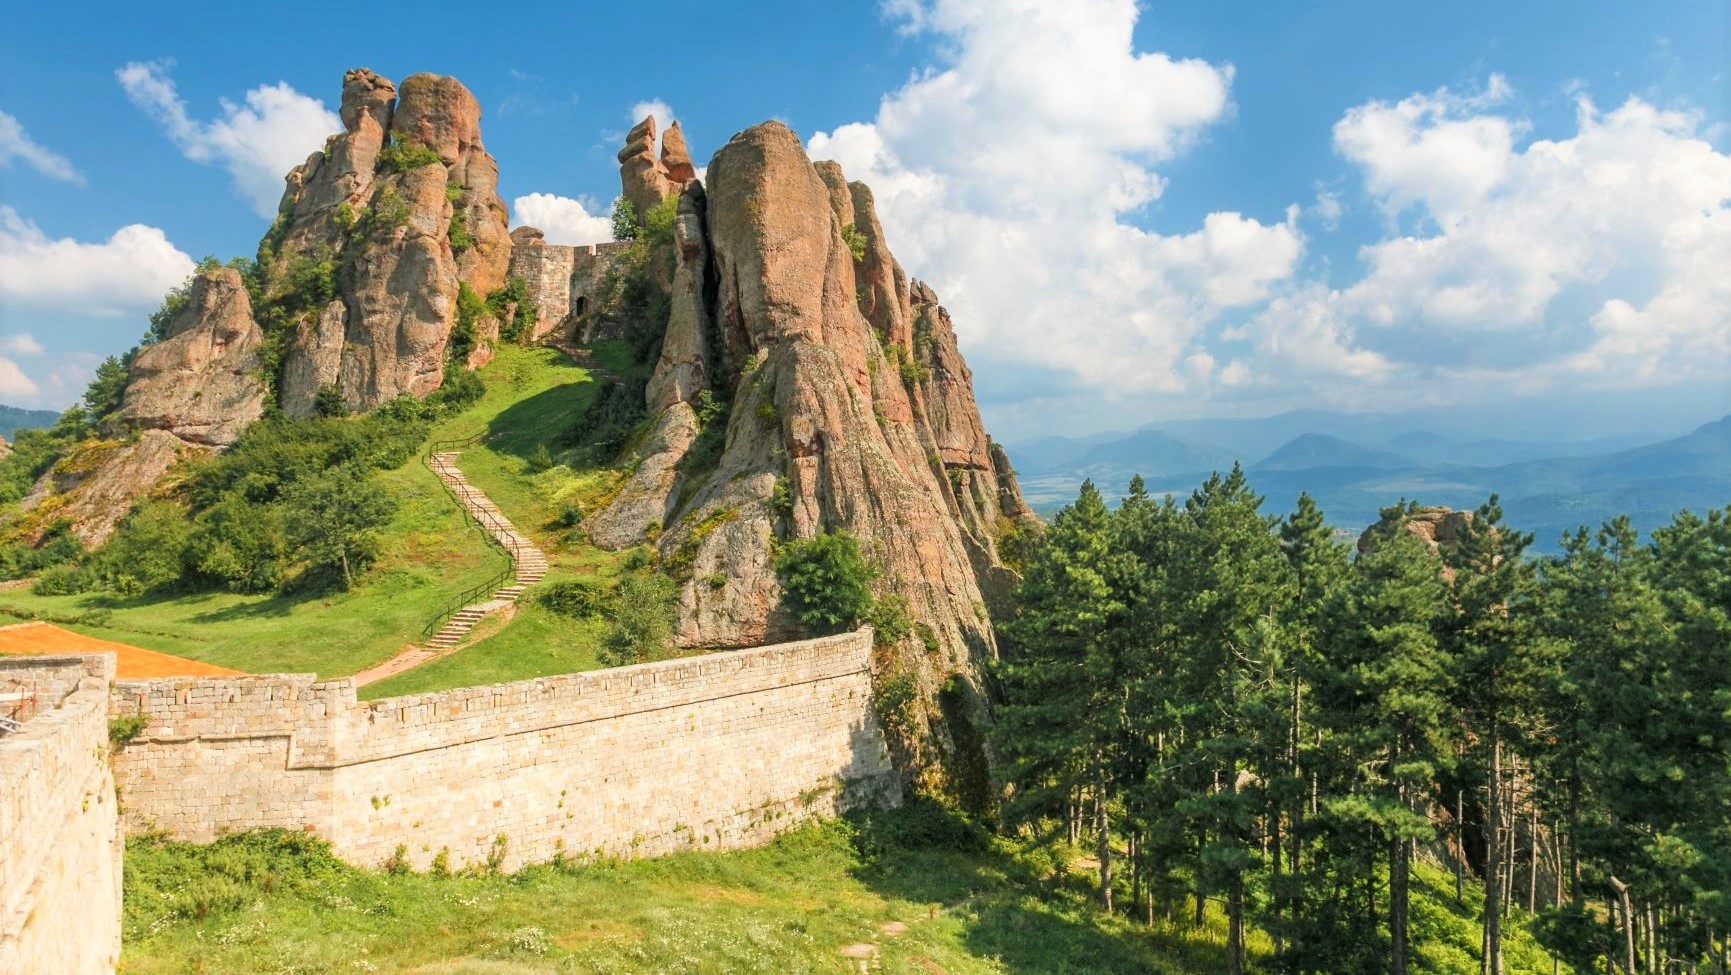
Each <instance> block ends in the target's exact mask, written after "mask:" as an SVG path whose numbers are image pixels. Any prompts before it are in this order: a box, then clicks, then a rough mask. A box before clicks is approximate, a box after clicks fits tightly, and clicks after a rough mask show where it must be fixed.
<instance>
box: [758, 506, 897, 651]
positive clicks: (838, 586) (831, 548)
mask: <svg viewBox="0 0 1731 975" xmlns="http://www.w3.org/2000/svg"><path fill="white" fill-rule="evenodd" d="M775 569H776V571H777V572H778V573H780V574H781V583H782V600H783V602H784V603H785V604H786V605H787V607H788V609H789V610H791V611H792V613H793V615H794V616H795V617H796V618H797V619H799V621H800V622H801V623H803V624H805V627H806V629H807V630H809V631H811V632H812V633H813V634H814V635H817V636H823V635H827V634H831V633H841V632H844V631H846V630H849V629H852V628H853V627H854V626H855V625H856V624H858V623H859V622H860V621H862V620H865V619H867V618H868V617H869V615H870V614H871V611H872V591H871V582H872V580H873V579H875V578H877V576H878V571H877V568H876V567H875V566H873V565H872V564H871V563H870V562H868V561H866V558H865V556H864V555H863V554H862V553H861V552H860V547H859V540H858V539H856V538H854V536H853V535H852V534H850V533H848V532H846V531H842V530H839V529H838V530H836V531H826V532H821V533H819V534H816V535H813V536H812V537H810V538H805V539H800V540H797V541H793V542H789V543H787V544H786V545H784V546H782V547H781V550H780V551H779V552H777V553H776V557H775Z"/></svg>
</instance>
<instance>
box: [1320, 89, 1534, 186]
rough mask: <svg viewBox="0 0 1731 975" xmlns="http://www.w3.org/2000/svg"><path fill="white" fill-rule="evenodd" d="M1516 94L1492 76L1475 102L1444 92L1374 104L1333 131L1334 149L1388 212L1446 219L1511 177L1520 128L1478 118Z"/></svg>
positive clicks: (1357, 110)
mask: <svg viewBox="0 0 1731 975" xmlns="http://www.w3.org/2000/svg"><path fill="white" fill-rule="evenodd" d="M1511 94H1512V92H1511V91H1510V89H1509V87H1508V84H1507V82H1505V81H1504V80H1503V78H1502V76H1501V75H1495V74H1493V75H1491V78H1490V81H1489V83H1487V84H1486V86H1485V90H1484V91H1483V92H1481V93H1479V94H1477V95H1471V96H1464V95H1457V94H1455V93H1453V92H1451V91H1449V90H1448V89H1447V88H1440V89H1438V90H1437V91H1435V92H1433V93H1431V94H1429V95H1413V96H1411V97H1408V98H1405V99H1402V100H1401V101H1400V102H1398V103H1397V104H1394V105H1389V104H1386V103H1384V102H1377V101H1373V102H1368V103H1366V104H1363V105H1359V106H1357V107H1356V108H1353V109H1351V110H1349V111H1348V112H1347V113H1346V115H1345V117H1343V118H1342V119H1341V120H1340V121H1339V122H1336V123H1335V125H1334V145H1335V148H1336V149H1337V150H1339V151H1340V153H1341V154H1342V155H1344V156H1346V157H1347V158H1348V159H1350V160H1352V161H1353V162H1355V163H1357V164H1358V165H1359V167H1360V169H1361V170H1362V171H1363V173H1364V179H1365V186H1366V187H1367V188H1368V189H1369V190H1370V192H1371V193H1372V194H1373V195H1375V196H1376V197H1378V198H1379V199H1380V200H1381V202H1382V203H1383V205H1384V206H1385V207H1387V208H1388V209H1389V210H1390V211H1393V212H1398V211H1400V210H1402V209H1404V208H1406V207H1408V206H1411V205H1413V204H1415V203H1417V204H1423V205H1425V206H1427V207H1429V208H1430V210H1431V212H1432V213H1433V214H1435V215H1439V216H1441V215H1447V214H1450V213H1453V212H1455V211H1457V210H1459V209H1461V208H1463V207H1466V206H1470V205H1471V204H1473V203H1475V202H1477V201H1479V200H1482V199H1483V198H1484V197H1485V195H1486V194H1488V193H1489V192H1490V191H1491V190H1492V189H1494V188H1495V187H1496V186H1497V185H1498V184H1500V183H1501V182H1502V181H1503V179H1504V178H1505V177H1506V176H1507V175H1508V167H1509V164H1510V161H1511V159H1512V148H1513V146H1514V141H1515V136H1516V135H1517V134H1518V133H1519V132H1520V131H1521V130H1523V129H1524V128H1525V126H1524V125H1523V124H1521V123H1519V122H1518V121H1516V120H1512V119H1508V118H1504V117H1501V116H1497V115H1484V114H1473V113H1474V112H1477V111H1480V110H1483V109H1485V108H1489V107H1491V106H1493V105H1496V104H1498V103H1499V102H1503V101H1505V100H1506V99H1507V98H1508V97H1509V96H1510V95H1511Z"/></svg>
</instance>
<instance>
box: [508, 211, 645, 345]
mask: <svg viewBox="0 0 1731 975" xmlns="http://www.w3.org/2000/svg"><path fill="white" fill-rule="evenodd" d="M511 239H512V243H513V246H512V248H511V264H510V268H509V271H508V272H507V273H509V274H510V275H513V276H521V277H522V278H523V280H525V281H527V282H528V284H529V295H530V297H531V298H532V299H533V300H534V302H535V308H536V312H537V320H536V324H535V330H534V334H533V336H532V338H535V339H539V338H542V337H543V336H546V335H548V334H550V333H553V332H560V331H562V332H564V333H565V336H566V337H569V338H573V339H576V340H578V341H583V342H591V341H596V340H597V339H598V338H616V337H617V336H614V335H611V334H596V333H595V327H600V328H601V329H603V331H607V330H609V329H612V330H617V328H618V325H619V323H616V322H609V321H607V320H606V316H604V315H600V314H599V313H600V312H602V311H603V307H602V306H603V304H604V303H605V302H607V301H608V300H609V299H610V298H611V297H612V295H611V294H610V291H611V290H612V289H611V288H610V287H609V284H608V280H607V279H608V276H609V275H610V274H611V273H612V272H613V271H614V268H615V267H616V266H617V264H618V262H619V258H620V257H622V256H623V255H624V254H625V253H626V252H627V251H629V250H630V249H631V243H630V242H629V241H606V242H603V243H599V244H579V245H575V246H573V245H568V244H549V243H546V242H545V241H544V240H543V239H542V237H541V232H540V231H538V230H535V229H533V228H528V227H519V228H518V229H517V230H516V231H514V232H513V233H512V235H511Z"/></svg>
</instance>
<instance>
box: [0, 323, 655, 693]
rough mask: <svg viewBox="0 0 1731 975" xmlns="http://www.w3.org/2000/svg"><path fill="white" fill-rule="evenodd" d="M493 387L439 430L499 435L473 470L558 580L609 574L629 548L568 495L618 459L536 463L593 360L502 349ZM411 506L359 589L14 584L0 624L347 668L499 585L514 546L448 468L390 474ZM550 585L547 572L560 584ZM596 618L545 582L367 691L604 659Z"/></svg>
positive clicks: (305, 668) (252, 666)
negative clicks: (292, 592) (586, 518)
mask: <svg viewBox="0 0 1731 975" xmlns="http://www.w3.org/2000/svg"><path fill="white" fill-rule="evenodd" d="M593 359H594V362H595V363H596V364H597V365H598V366H599V367H600V368H601V369H611V370H614V371H615V372H624V371H626V370H628V369H629V368H631V367H630V357H629V352H628V351H627V350H626V349H625V348H624V347H623V345H622V344H621V343H612V344H607V345H604V346H602V347H601V348H598V349H597V350H596V351H595V352H594V353H593ZM481 377H482V379H483V380H484V381H485V382H486V384H487V392H486V395H485V396H484V397H483V398H482V399H480V400H479V401H477V402H476V403H474V404H472V405H471V406H470V407H469V408H468V409H466V410H464V411H463V412H462V413H459V414H457V415H455V416H452V417H449V418H447V419H445V420H444V421H441V422H440V424H439V425H438V426H437V427H436V428H435V429H434V430H433V431H432V433H431V435H430V437H429V440H431V441H437V440H446V439H456V438H462V437H467V436H469V435H471V434H476V433H485V434H486V435H487V440H486V441H485V442H484V443H481V444H477V445H473V446H469V447H466V448H464V450H463V453H462V456H461V458H460V460H459V464H460V466H461V467H462V468H463V471H464V473H465V474H466V475H467V476H468V477H469V479H470V481H471V482H472V483H474V484H475V485H476V486H477V487H479V488H481V490H483V491H485V492H486V493H487V494H488V496H489V497H491V498H492V499H493V500H494V502H495V503H496V504H498V505H499V507H500V509H501V510H502V511H503V512H504V513H505V515H506V516H507V517H509V518H510V519H511V520H512V521H513V522H514V523H516V524H517V526H518V528H519V529H520V530H522V531H524V532H525V533H526V534H528V535H529V536H530V537H532V538H534V539H535V540H536V542H537V544H539V545H541V547H542V548H543V549H544V550H546V552H547V554H548V556H549V564H550V566H551V570H552V571H551V572H550V573H549V575H548V578H547V580H546V583H552V582H556V581H558V580H561V579H573V578H588V579H601V578H607V577H610V576H612V575H614V574H616V573H617V571H618V565H619V563H620V561H621V559H622V556H621V555H619V554H618V553H612V552H605V551H602V550H599V549H596V548H595V547H593V546H591V545H589V544H587V543H586V542H584V541H582V540H581V539H580V538H578V537H576V536H575V535H573V533H572V532H570V531H569V530H567V529H565V528H564V527H562V526H560V525H559V524H558V523H557V519H558V516H559V513H560V511H561V510H562V509H563V508H564V507H565V506H567V505H576V506H579V507H587V506H589V505H592V504H594V503H595V502H596V501H597V499H599V498H602V497H604V496H605V495H606V494H607V493H608V492H609V491H611V490H612V488H613V486H614V485H615V484H616V483H617V481H618V479H619V477H620V475H619V473H618V472H615V471H612V470H609V469H606V468H594V469H583V470H573V469H572V468H570V467H566V466H554V467H552V468H550V469H546V470H537V469H536V468H537V464H536V459H537V452H538V449H539V448H542V447H546V448H548V449H549V450H550V451H552V452H555V453H556V452H557V451H558V449H559V443H558V441H559V437H560V435H561V434H562V433H563V432H564V431H565V430H566V429H567V428H568V427H569V426H570V425H571V423H572V421H573V419H574V418H575V417H576V416H577V415H578V413H579V412H580V411H581V410H582V409H583V407H584V406H586V405H587V404H588V402H589V400H590V399H591V398H592V397H593V396H594V395H595V391H596V390H597V389H598V388H599V383H600V382H607V381H611V380H610V379H608V378H606V377H605V375H602V376H601V377H600V378H599V379H598V377H597V375H596V374H595V373H594V372H592V370H591V369H589V368H585V367H584V366H582V365H579V364H577V363H576V362H573V361H572V360H571V359H570V358H569V357H567V356H566V355H565V354H564V353H562V352H559V351H558V350H555V349H550V348H518V347H511V346H507V347H504V348H501V349H499V350H498V353H497V355H496V356H495V358H494V360H493V361H492V362H491V363H489V364H488V365H487V366H486V367H485V368H484V369H482V370H481ZM380 477H381V479H382V481H383V483H384V484H385V486H386V488H387V489H388V490H389V492H390V493H391V495H392V496H393V497H394V498H395V499H396V500H397V503H398V509H397V512H396V515H395V516H394V517H393V519H392V521H391V523H390V525H389V527H388V528H387V529H386V530H385V532H384V533H383V535H382V537H381V542H382V546H383V552H382V556H381V558H380V559H379V561H378V563H377V564H376V565H375V566H374V568H373V569H372V570H371V571H369V572H368V573H366V575H365V576H363V577H362V578H361V579H360V580H359V582H358V583H357V585H356V586H355V588H354V589H352V590H350V591H348V592H337V593H329V594H323V595H319V596H275V595H273V596H257V595H239V594H232V593H208V592H207V593H193V594H175V595H166V596H163V595H152V596H142V597H133V598H121V597H116V596H114V595H113V594H109V593H87V594H81V595H76V596H39V595H36V594H35V593H33V592H31V591H30V590H28V589H15V590H6V591H0V621H11V620H20V619H46V620H49V621H52V622H55V623H58V624H60V625H63V626H66V627H68V628H70V629H74V630H78V631H80V632H83V633H88V634H90V635H92V636H99V637H103V638H106V639H112V640H117V641H120V642H123V643H130V644H133V645H136V646H141V647H147V648H149V649H152V650H161V651H163V652H166V653H174V654H178V655H181V656H185V657H190V658H192V659H195V660H203V661H208V662H210V663H214V664H219V665H222V666H226V667H233V668H236V669H238V670H244V671H247V672H249V673H309V672H310V673H316V674H318V675H319V676H320V677H340V676H345V675H348V674H352V673H355V672H356V671H359V670H363V669H365V668H367V667H370V666H372V665H373V664H376V663H378V662H380V661H382V660H385V659H387V658H389V657H391V656H392V655H394V654H396V653H398V652H399V651H401V650H402V649H404V648H405V647H406V646H408V645H410V644H413V643H416V642H418V641H419V640H420V639H421V636H422V630H423V628H424V627H425V626H426V625H427V624H428V622H429V621H431V620H432V619H433V618H434V617H435V615H436V614H438V613H439V611H440V610H441V609H442V608H444V607H445V605H446V604H447V602H448V601H449V600H450V599H451V598H452V597H454V596H456V595H457V594H459V593H461V592H463V591H464V590H466V589H468V588H470V587H472V586H475V585H477V584H479V583H481V582H484V581H485V580H487V579H488V578H490V577H491V576H493V575H494V574H495V573H497V572H498V571H499V570H500V569H501V568H503V567H504V565H505V557H504V556H503V555H502V554H501V553H500V552H498V551H497V550H495V549H493V548H491V547H489V546H488V545H487V544H486V542H485V541H484V540H483V539H482V537H481V535H480V534H479V533H478V532H477V531H475V530H474V529H472V528H468V527H466V526H465V523H464V520H463V516H462V513H461V511H460V510H459V509H458V508H457V506H456V504H455V502H453V501H452V500H451V498H450V496H449V495H448V494H446V492H445V490H444V488H443V486H442V485H441V484H440V483H439V481H438V479H437V478H436V477H434V476H433V474H432V473H431V472H429V471H428V470H427V469H426V467H424V466H423V465H422V463H421V460H420V457H419V456H417V457H415V458H414V459H412V460H410V461H409V462H407V463H405V464H404V465H402V466H401V467H399V468H396V469H394V470H390V471H385V472H383V473H382V474H381V475H380ZM546 583H544V584H546ZM600 630H601V624H599V623H597V622H595V621H582V622H579V621H572V620H566V619H563V618H560V617H557V616H554V615H552V614H550V613H548V612H547V611H546V610H544V609H542V608H541V607H539V606H538V605H537V604H535V603H534V600H533V591H531V593H530V594H529V598H528V599H526V600H525V601H524V603H523V604H522V605H520V606H519V607H518V608H517V610H516V611H515V612H514V613H513V614H512V615H511V616H510V618H509V619H507V620H502V621H501V620H489V621H488V622H487V623H486V624H485V625H483V627H481V628H480V629H479V630H478V631H477V633H476V638H475V639H474V640H473V641H472V642H471V643H470V645H468V646H466V647H464V648H463V649H462V650H459V651H458V652H457V653H455V654H453V655H451V656H449V657H445V658H442V659H440V660H437V661H434V662H433V663H431V664H428V665H426V666H425V667H423V668H418V669H416V670H412V671H408V672H406V673H403V674H400V675H398V676H397V677H394V678H391V679H389V680H386V681H380V682H379V683H377V684H374V685H369V686H368V687H367V688H365V689H364V696H366V697H369V698H376V697H385V696H391V695H394V694H407V693H418V692H422V691H432V690H443V689H447V688H451V687H460V686H468V685H474V684H489V683H496V682H500V681H507V680H520V679H526V678H531V677H538V676H544V675H547V674H556V673H568V672H571V671H576V670H586V669H592V668H594V667H596V666H597V663H596V661H595V658H594V653H593V648H594V646H595V644H596V642H597V641H598V640H599V638H600V636H601V632H600Z"/></svg>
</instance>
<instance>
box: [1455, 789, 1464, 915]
mask: <svg viewBox="0 0 1731 975" xmlns="http://www.w3.org/2000/svg"><path fill="white" fill-rule="evenodd" d="M1466 858H1467V821H1466V800H1465V798H1464V797H1463V796H1462V795H1461V790H1459V789H1456V790H1455V903H1456V904H1461V903H1463V902H1464V901H1465V900H1466V896H1467V895H1466V877H1465V876H1464V871H1465V870H1466Z"/></svg>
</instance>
